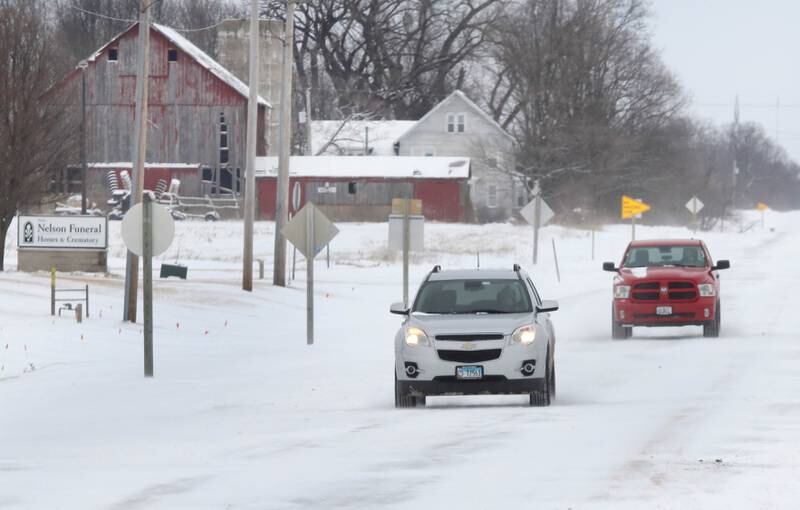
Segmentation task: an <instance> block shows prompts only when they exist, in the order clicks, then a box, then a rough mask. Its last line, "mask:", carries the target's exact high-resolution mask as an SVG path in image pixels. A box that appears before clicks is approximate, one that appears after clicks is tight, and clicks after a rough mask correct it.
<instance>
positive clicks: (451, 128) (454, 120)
mask: <svg viewBox="0 0 800 510" xmlns="http://www.w3.org/2000/svg"><path fill="white" fill-rule="evenodd" d="M466 119H467V115H466V114H464V113H448V114H447V132H448V133H463V132H464V131H466Z"/></svg>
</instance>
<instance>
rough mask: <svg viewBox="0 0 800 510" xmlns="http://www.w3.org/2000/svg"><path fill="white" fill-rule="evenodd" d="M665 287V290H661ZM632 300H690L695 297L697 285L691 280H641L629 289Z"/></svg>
mask: <svg viewBox="0 0 800 510" xmlns="http://www.w3.org/2000/svg"><path fill="white" fill-rule="evenodd" d="M662 289H666V292H661V290H662ZM631 298H632V299H633V300H634V301H692V300H694V299H696V298H697V287H696V286H695V284H694V283H692V282H681V281H667V282H641V283H635V284H634V285H633V289H631Z"/></svg>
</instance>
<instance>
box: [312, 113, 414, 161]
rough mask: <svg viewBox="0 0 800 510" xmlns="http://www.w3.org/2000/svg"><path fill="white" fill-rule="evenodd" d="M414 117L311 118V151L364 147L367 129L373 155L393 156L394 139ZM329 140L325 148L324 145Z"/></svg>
mask: <svg viewBox="0 0 800 510" xmlns="http://www.w3.org/2000/svg"><path fill="white" fill-rule="evenodd" d="M416 123H417V121H414V120H315V121H311V153H312V154H314V155H316V154H318V153H319V152H320V151H321V150H322V149H323V148H325V151H324V152H322V154H332V155H335V154H339V153H340V151H342V152H344V153H348V152H360V151H363V150H364V145H365V142H366V141H367V139H366V137H367V130H369V140H368V141H369V147H370V149H372V152H371V155H372V156H394V143H395V142H396V141H397V140H398V139H399V138H400V137H401V136H402V135H403V134H405V132H406V131H408V130H409V129H411V128H412V127H413V126H414V125H415V124H416ZM328 142H330V145H329V146H328V147H327V148H326V147H325V145H326V144H328Z"/></svg>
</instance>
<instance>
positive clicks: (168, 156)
mask: <svg viewBox="0 0 800 510" xmlns="http://www.w3.org/2000/svg"><path fill="white" fill-rule="evenodd" d="M138 31H139V30H138V26H137V25H134V26H132V27H131V28H130V29H129V30H128V31H126V32H124V33H123V34H121V35H120V36H118V37H117V38H116V39H115V40H113V41H111V42H110V43H109V44H108V45H107V46H105V47H104V48H103V50H102V51H101V52H100V53H99V54H98V55H97V56H96V58H95V59H94V60H92V61H91V62H89V66H88V68H87V69H86V70H85V71H84V72H85V74H86V90H87V121H88V123H87V124H88V125H87V146H88V147H87V149H88V151H87V152H88V154H87V157H88V160H89V161H96V162H117V161H131V159H132V157H133V134H134V125H135V110H134V104H135V99H136V59H137V43H136V41H137V38H138ZM111 48H114V49H116V50H117V52H118V60H117V61H116V62H112V61H109V60H108V53H109V49H111ZM169 49H176V50H177V51H178V60H177V62H169V61H168V57H167V56H168V50H169ZM81 74H82V73H81V72H80V71H78V70H75V71H73V72H71V73H69V75H68V76H67V77H66V78H65V80H64V81H63V82H62V83H61V84H60V85H59V86H58V88H60V89H62V88H63V89H66V90H67V91H68V93H69V96H70V97H73V98H74V102H73V104H72V105H71V106H72V107H75V108H79V107H80V85H81ZM148 89H149V90H148V122H147V125H148V128H147V137H148V138H147V140H148V143H147V156H146V160H147V161H148V162H154V163H184V162H191V163H195V162H196V163H200V164H201V165H202V166H207V167H211V168H217V167H220V166H221V164H220V161H219V124H220V114H222V115H224V116H225V120H226V123H227V126H228V147H229V163H228V165H227V166H229V167H230V168H241V169H243V168H244V166H245V142H246V126H247V98H246V97H244V96H242V95H241V94H240V93H239V92H237V91H236V90H235V89H234V88H232V87H231V86H230V85H229V84H228V83H226V82H225V81H223V80H221V79H220V78H218V77H217V76H216V75H214V74H213V73H211V71H209V70H208V69H207V68H206V67H204V66H203V65H201V64H199V63H198V62H197V61H196V60H195V59H194V58H192V56H191V55H190V54H188V53H185V52H183V51H182V50H180V49H179V48H177V47H176V46H175V45H173V44H172V43H171V42H170V41H169V39H167V38H166V37H165V36H164V35H163V34H161V32H159V31H157V30H156V29H155V28H153V29H151V34H150V78H149V81H148ZM267 113H268V112H267V109H266V107H264V106H263V105H262V106H259V119H258V123H257V124H258V126H259V131H260V132H259V136H258V139H259V141H260V143H259V146H258V153H259V154H260V155H263V154H265V153H266V152H265V151H266V146H265V144H264V143H263V140H264V139H265V136H264V128H265V126H266V125H267V123H266V121H265V116H266V115H267Z"/></svg>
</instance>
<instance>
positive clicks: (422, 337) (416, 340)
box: [406, 326, 428, 347]
mask: <svg viewBox="0 0 800 510" xmlns="http://www.w3.org/2000/svg"><path fill="white" fill-rule="evenodd" d="M406 345H408V346H410V347H417V346H420V345H428V335H426V334H425V332H424V331H422V330H421V329H419V328H415V327H413V326H412V327H409V328H406Z"/></svg>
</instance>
